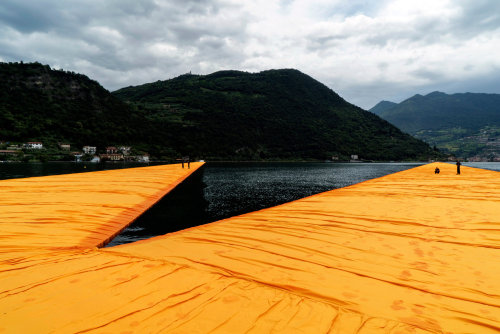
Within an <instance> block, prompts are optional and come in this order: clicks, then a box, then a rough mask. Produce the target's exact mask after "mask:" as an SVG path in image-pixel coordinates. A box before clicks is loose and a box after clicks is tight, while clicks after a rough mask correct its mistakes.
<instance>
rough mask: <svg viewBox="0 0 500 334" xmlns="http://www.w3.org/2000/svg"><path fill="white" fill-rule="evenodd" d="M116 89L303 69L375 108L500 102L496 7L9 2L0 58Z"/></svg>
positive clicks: (402, 2) (463, 1)
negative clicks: (461, 96) (468, 97)
mask: <svg viewBox="0 0 500 334" xmlns="http://www.w3.org/2000/svg"><path fill="white" fill-rule="evenodd" d="M21 60H22V61H24V62H33V61H38V62H41V63H43V64H48V65H50V66H51V67H53V68H62V69H65V70H69V71H75V72H79V73H83V74H86V75H87V76H89V77H90V78H92V79H94V80H97V81H99V82H100V83H101V84H102V85H103V86H104V87H106V88H107V89H108V90H111V91H112V90H115V89H118V88H122V87H124V86H129V85H139V84H143V83H146V82H152V81H156V80H166V79H170V78H173V77H176V76H178V75H181V74H184V73H187V72H190V71H191V72H192V73H195V74H209V73H212V72H215V71H218V70H223V69H235V70H242V71H249V72H258V71H262V70H266V69H279V68H296V69H298V70H300V71H302V72H304V73H306V74H308V75H310V76H312V77H313V78H315V79H317V80H319V81H321V82H322V83H324V84H325V85H327V86H328V87H330V88H332V89H333V90H334V91H335V92H337V93H338V94H340V95H341V96H342V97H343V98H344V99H346V100H347V101H349V102H351V103H354V104H356V105H358V106H360V107H362V108H365V109H369V108H371V107H372V106H373V105H375V104H376V103H377V102H379V101H380V100H390V101H394V102H400V101H401V100H403V99H405V98H408V97H410V96H412V95H414V94H416V93H420V94H427V93H430V92H432V91H434V90H440V91H443V92H446V93H458V92H467V91H470V92H486V93H500V1H498V0H418V1H416V0H385V1H384V0H373V1H372V0H248V1H245V0H198V1H196V0H69V1H61V0H1V1H0V61H3V62H10V61H21Z"/></svg>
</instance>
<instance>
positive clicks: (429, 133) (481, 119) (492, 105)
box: [370, 92, 500, 160]
mask: <svg viewBox="0 0 500 334" xmlns="http://www.w3.org/2000/svg"><path fill="white" fill-rule="evenodd" d="M370 111H373V112H376V113H377V114H378V115H379V116H380V117H382V118H384V119H385V120H387V121H389V122H390V123H392V124H394V125H396V126H397V127H399V128H400V129H401V130H403V131H405V132H407V133H409V134H411V135H413V136H416V137H417V138H420V139H422V140H424V141H426V142H427V143H429V144H431V145H436V146H437V147H438V148H440V149H443V150H445V151H448V152H450V153H453V154H455V155H457V156H460V157H464V158H470V157H475V158H477V159H481V160H491V159H495V157H497V156H498V157H499V158H500V94H478V93H464V94H452V95H448V94H445V93H441V92H433V93H430V94H428V95H426V96H422V95H419V94H417V95H415V96H413V97H411V98H409V99H407V100H405V101H403V102H401V103H399V104H393V105H390V104H380V103H379V104H377V105H376V106H375V107H374V108H372V109H371V110H370Z"/></svg>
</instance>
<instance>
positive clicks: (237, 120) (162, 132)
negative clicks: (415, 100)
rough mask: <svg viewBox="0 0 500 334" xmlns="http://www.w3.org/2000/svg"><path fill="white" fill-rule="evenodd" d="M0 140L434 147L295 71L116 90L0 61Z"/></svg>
mask: <svg viewBox="0 0 500 334" xmlns="http://www.w3.org/2000/svg"><path fill="white" fill-rule="evenodd" d="M0 77H1V78H2V80H1V82H0V91H1V94H0V139H2V140H4V141H19V142H22V141H44V142H45V143H48V144H50V145H53V146H55V145H57V143H60V142H68V143H71V144H72V145H74V146H77V147H81V146H82V145H92V146H98V147H99V148H100V149H103V148H104V147H105V146H107V145H118V144H126V145H132V146H134V148H137V149H139V150H141V151H147V152H150V153H151V155H152V156H153V157H155V158H158V159H175V158H177V157H179V156H183V155H190V156H192V157H196V158H201V159H211V160H220V159H222V160H270V159H271V160H272V159H278V160H280V159H285V160H302V159H306V160H308V159H313V160H325V159H330V158H332V157H337V158H339V159H340V160H342V159H344V160H345V159H349V158H350V155H351V154H356V155H358V156H359V157H360V158H362V159H368V160H403V159H405V160H408V159H413V160H415V159H427V158H428V157H429V156H432V155H433V154H434V152H432V150H431V149H430V147H429V146H428V145H427V144H425V143H423V142H421V141H419V140H416V139H414V138H412V137H410V136H408V135H406V134H404V133H402V132H401V131H400V130H399V129H397V128H395V127H393V126H392V125H390V124H389V123H388V122H387V121H384V120H382V119H380V118H379V117H378V116H376V115H374V114H373V113H370V112H367V111H365V110H363V109H361V108H359V107H356V106H354V105H352V104H350V103H349V102H347V101H345V100H344V99H342V98H341V97H340V96H339V95H338V94H336V93H335V92H334V91H332V90H331V89H330V88H328V87H326V86H325V85H323V84H322V83H320V82H318V81H316V80H314V79H313V78H311V77H310V76H308V75H306V74H304V73H302V72H300V71H298V70H294V69H284V70H268V71H262V72H259V73H247V72H241V71H232V70H228V71H220V72H215V73H212V74H209V75H194V74H185V75H181V76H179V77H176V78H173V79H170V80H164V81H156V82H153V83H148V84H143V85H139V86H129V87H125V88H122V89H120V90H118V91H115V92H113V93H110V92H108V91H107V90H106V89H104V88H103V87H102V86H101V85H100V84H99V83H98V82H97V81H94V80H91V79H89V78H88V77H87V76H85V75H81V74H77V73H73V72H66V71H61V70H53V69H51V68H50V67H49V66H48V65H42V64H40V63H29V64H22V63H11V64H6V63H0Z"/></svg>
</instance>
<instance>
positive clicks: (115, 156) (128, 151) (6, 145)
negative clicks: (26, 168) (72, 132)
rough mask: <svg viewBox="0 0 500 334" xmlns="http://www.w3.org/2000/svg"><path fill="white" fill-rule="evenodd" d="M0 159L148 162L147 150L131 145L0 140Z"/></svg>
mask: <svg viewBox="0 0 500 334" xmlns="http://www.w3.org/2000/svg"><path fill="white" fill-rule="evenodd" d="M0 161H4V162H46V161H75V162H84V161H87V162H93V163H99V162H106V161H124V162H142V163H149V162H150V156H149V154H148V153H147V152H143V151H139V150H135V149H134V148H133V147H131V146H124V145H119V146H106V147H103V148H98V147H97V146H90V145H86V146H83V147H82V148H81V149H75V148H74V147H72V146H71V145H70V144H68V143H58V144H57V146H56V147H54V146H52V147H50V146H49V147H46V146H44V144H43V143H42V142H26V143H16V142H10V141H0Z"/></svg>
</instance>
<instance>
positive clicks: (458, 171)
mask: <svg viewBox="0 0 500 334" xmlns="http://www.w3.org/2000/svg"><path fill="white" fill-rule="evenodd" d="M460 165H461V163H460V161H459V160H457V175H460Z"/></svg>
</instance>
